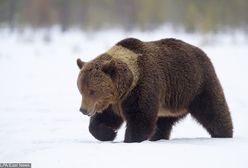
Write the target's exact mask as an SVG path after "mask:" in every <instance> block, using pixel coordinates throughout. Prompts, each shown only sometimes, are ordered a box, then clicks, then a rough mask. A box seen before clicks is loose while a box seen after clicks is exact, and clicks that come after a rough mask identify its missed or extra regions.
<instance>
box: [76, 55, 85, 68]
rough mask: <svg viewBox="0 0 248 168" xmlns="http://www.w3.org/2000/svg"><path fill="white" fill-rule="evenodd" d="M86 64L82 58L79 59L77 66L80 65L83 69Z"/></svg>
mask: <svg viewBox="0 0 248 168" xmlns="http://www.w3.org/2000/svg"><path fill="white" fill-rule="evenodd" d="M84 64H85V62H83V61H81V59H80V58H78V59H77V65H78V67H79V69H82V68H83V66H84Z"/></svg>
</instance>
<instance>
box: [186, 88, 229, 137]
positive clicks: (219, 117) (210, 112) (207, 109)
mask: <svg viewBox="0 0 248 168" xmlns="http://www.w3.org/2000/svg"><path fill="white" fill-rule="evenodd" d="M189 109H190V113H191V115H192V116H193V117H194V118H195V119H196V120H197V121H198V122H199V123H200V124H202V126H203V127H205V128H206V130H207V131H208V133H209V134H210V135H211V137H223V138H224V137H225V138H228V137H232V136H233V126H232V120H231V115H230V112H229V110H228V106H227V103H226V100H225V97H224V94H223V92H222V90H220V89H219V90H216V88H214V89H212V90H209V91H204V92H203V93H201V94H200V95H199V96H197V97H196V98H195V99H194V101H193V102H192V103H191V105H190V107H189Z"/></svg>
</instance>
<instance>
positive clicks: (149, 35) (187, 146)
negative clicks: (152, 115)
mask: <svg viewBox="0 0 248 168" xmlns="http://www.w3.org/2000/svg"><path fill="white" fill-rule="evenodd" d="M47 33H49V34H47ZM126 37H136V38H140V39H142V40H155V39H160V38H165V37H176V38H179V39H182V40H184V41H187V42H189V43H191V44H195V45H197V46H199V47H201V48H202V49H203V50H204V51H205V52H206V53H207V54H208V55H209V57H210V58H211V59H212V62H213V64H214V66H215V68H216V71H217V74H218V76H219V78H220V80H221V83H222V85H223V88H224V91H225V94H226V98H227V101H228V103H229V107H230V110H231V114H232V117H233V123H234V138H233V139H212V138H210V137H209V135H208V134H207V133H206V131H205V130H204V129H203V128H202V127H201V126H200V125H198V124H197V123H196V122H195V121H194V120H193V119H192V118H191V117H190V116H188V117H187V118H186V119H184V120H183V121H181V122H180V123H179V124H178V125H176V127H174V129H173V132H172V139H171V140H169V141H164V140H162V141H158V142H148V141H145V142H142V143H133V144H124V143H123V137H124V135H123V134H124V127H125V126H123V128H122V129H121V130H120V131H119V134H118V137H117V139H116V140H115V141H114V142H99V141H97V140H96V139H94V138H93V137H92V136H91V135H90V133H89V132H88V121H89V118H88V117H86V116H83V115H82V114H81V113H79V112H78V109H79V106H80V95H79V93H78V91H77V87H76V78H77V75H78V68H77V66H76V62H75V61H76V58H78V57H80V58H82V59H83V60H86V61H88V60H90V59H92V58H94V57H95V56H97V55H98V54H100V53H102V52H104V51H105V50H107V49H108V48H110V47H111V46H112V45H114V44H115V43H116V42H117V41H119V40H121V39H123V38H126ZM247 39H248V38H247V37H244V35H243V34H242V33H236V34H232V35H225V34H222V35H218V36H217V35H216V36H215V35H206V36H205V37H203V36H201V35H198V34H184V33H172V31H171V30H169V29H165V28H161V29H158V30H156V31H153V32H143V33H140V32H135V31H134V32H129V33H127V32H123V31H120V30H109V31H102V32H97V33H83V32H80V31H78V30H74V31H70V32H67V33H61V32H60V31H58V30H57V29H53V30H50V31H49V32H48V31H45V30H40V31H36V32H32V31H30V30H29V31H28V30H27V31H24V32H22V34H20V33H18V32H12V33H10V32H9V31H8V30H1V31H0V163H1V162H30V163H32V167H34V168H44V167H48V168H50V167H51V168H63V167H72V168H77V167H84V168H88V167H97V168H98V167H101V168H103V167H108V168H109V167H118V168H121V167H125V168H127V167H130V168H131V167H141V168H143V167H156V168H158V167H180V168H181V167H191V168H193V167H197V168H198V167H201V168H202V167H206V168H209V167H211V168H213V167H216V168H217V167H230V168H232V167H236V168H239V167H240V168H241V167H244V168H245V167H248V162H247V156H248V77H247V73H248V64H247V62H248V47H247V44H248V42H247Z"/></svg>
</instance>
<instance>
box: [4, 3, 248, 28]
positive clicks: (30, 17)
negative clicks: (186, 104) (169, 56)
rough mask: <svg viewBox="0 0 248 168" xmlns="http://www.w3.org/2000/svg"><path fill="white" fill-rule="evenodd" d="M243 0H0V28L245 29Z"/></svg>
mask: <svg viewBox="0 0 248 168" xmlns="http://www.w3.org/2000/svg"><path fill="white" fill-rule="evenodd" d="M247 11H248V0H0V28H6V27H7V28H10V29H11V30H13V29H23V28H25V27H32V28H34V29H37V28H51V27H53V26H60V27H61V29H62V30H63V31H66V30H68V29H70V28H75V27H76V28H80V29H82V30H84V31H94V30H99V29H105V28H121V29H124V30H127V31H128V30H132V29H138V30H142V31H146V30H152V29H155V28H157V27H159V26H161V25H165V24H168V25H170V26H172V27H173V29H174V30H177V29H183V30H185V31H186V32H201V33H208V32H219V31H232V30H239V31H244V32H246V33H248V12H247Z"/></svg>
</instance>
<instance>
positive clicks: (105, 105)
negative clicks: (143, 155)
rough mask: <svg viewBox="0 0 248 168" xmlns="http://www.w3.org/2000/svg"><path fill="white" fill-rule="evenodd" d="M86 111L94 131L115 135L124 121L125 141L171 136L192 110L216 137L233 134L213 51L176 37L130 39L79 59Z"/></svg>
mask: <svg viewBox="0 0 248 168" xmlns="http://www.w3.org/2000/svg"><path fill="white" fill-rule="evenodd" d="M77 64H78V66H79V68H80V69H81V70H80V73H79V77H78V81H77V84H78V88H79V91H80V93H81V94H82V105H81V108H80V111H81V112H83V113H84V114H87V115H89V116H91V120H90V125H89V131H90V132H91V134H92V135H93V136H94V137H95V138H97V139H99V140H102V141H109V140H113V139H114V138H115V136H116V132H117V130H118V129H119V128H120V126H121V124H122V123H123V121H126V122H127V128H126V133H125V140H124V141H125V142H141V141H143V140H147V139H149V140H152V141H155V140H159V139H168V138H169V136H170V132H171V129H172V126H173V125H174V124H175V123H176V122H177V121H178V120H179V119H181V118H183V117H184V116H186V115H187V114H188V113H190V114H191V115H192V116H193V117H194V118H195V119H196V120H197V121H198V122H199V123H201V124H202V125H203V127H204V128H206V130H207V131H208V132H209V134H210V135H211V136H212V137H232V135H233V126H232V121H231V116H230V112H229V109H228V106H227V103H226V100H225V97H224V93H223V90H222V87H221V85H220V82H219V80H218V78H217V76H216V73H215V71H214V68H213V65H212V63H211V61H210V60H209V58H208V57H207V55H206V54H205V53H204V52H203V51H202V50H200V49H199V48H197V47H195V46H192V45H190V44H187V43H185V42H183V41H180V40H176V39H162V40H158V41H151V42H142V41H140V40H138V39H134V38H128V39H124V40H122V41H120V42H118V43H117V44H116V45H115V46H113V47H112V48H111V49H110V50H108V51H107V52H105V53H103V54H102V55H100V56H98V57H97V58H95V59H94V60H92V61H90V62H88V63H84V62H82V61H81V60H80V59H78V60H77Z"/></svg>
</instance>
